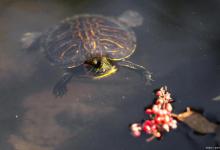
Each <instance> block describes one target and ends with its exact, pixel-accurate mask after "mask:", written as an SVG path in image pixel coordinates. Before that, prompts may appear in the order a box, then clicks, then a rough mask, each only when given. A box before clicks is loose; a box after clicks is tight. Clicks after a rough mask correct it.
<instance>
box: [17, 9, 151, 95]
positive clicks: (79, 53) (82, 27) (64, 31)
mask: <svg viewBox="0 0 220 150" xmlns="http://www.w3.org/2000/svg"><path fill="white" fill-rule="evenodd" d="M142 22H143V17H142V16H141V15H140V14H139V13H138V12H136V11H132V10H127V11H125V12H124V13H122V14H121V15H120V16H119V17H110V16H109V17H108V16H103V15H99V14H79V15H74V16H72V17H67V18H65V19H64V20H62V21H61V22H59V23H58V24H57V25H54V26H52V27H51V28H49V29H48V30H46V31H45V32H42V33H40V32H27V33H25V34H24V35H23V38H22V39H21V41H22V43H23V47H24V48H26V49H30V48H33V46H34V45H35V46H36V45H39V48H40V49H42V50H43V52H44V53H45V55H46V57H47V58H48V60H49V61H50V62H51V63H52V64H54V65H55V66H59V67H60V68H62V69H63V70H64V73H63V75H62V77H61V79H60V80H59V81H58V82H57V83H56V84H55V86H54V88H53V94H54V95H56V96H63V95H64V94H65V93H66V92H67V84H68V83H69V82H70V80H71V79H72V77H73V76H74V70H75V68H78V67H83V68H85V69H86V70H87V72H88V74H89V76H90V77H92V78H93V79H102V78H105V77H108V76H110V75H112V74H114V73H116V72H117V71H118V68H119V66H123V67H127V68H131V69H133V70H137V71H139V72H141V73H142V74H143V76H144V79H145V83H146V84H150V83H151V81H152V75H151V72H150V71H149V70H147V69H146V68H145V67H143V66H141V65H138V64H135V63H133V62H131V61H129V60H127V59H128V58H129V57H130V56H131V55H132V54H133V53H134V51H135V50H136V35H135V33H134V31H133V30H132V27H136V26H140V25H141V24H142Z"/></svg>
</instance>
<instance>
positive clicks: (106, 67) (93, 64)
mask: <svg viewBox="0 0 220 150" xmlns="http://www.w3.org/2000/svg"><path fill="white" fill-rule="evenodd" d="M85 65H86V68H87V69H88V72H89V74H90V75H92V76H93V78H94V79H102V78H105V77H108V76H110V75H112V74H114V73H116V71H117V70H118V69H117V68H116V66H115V65H113V63H112V61H111V60H110V59H108V58H107V57H104V56H102V57H94V58H92V59H90V60H88V61H86V62H85Z"/></svg>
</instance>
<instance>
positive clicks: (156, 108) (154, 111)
mask: <svg viewBox="0 0 220 150" xmlns="http://www.w3.org/2000/svg"><path fill="white" fill-rule="evenodd" d="M152 111H153V113H158V111H159V107H158V106H157V105H153V108H152Z"/></svg>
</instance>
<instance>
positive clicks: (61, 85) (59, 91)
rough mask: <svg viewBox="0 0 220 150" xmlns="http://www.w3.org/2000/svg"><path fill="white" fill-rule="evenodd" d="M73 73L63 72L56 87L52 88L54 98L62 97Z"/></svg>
mask: <svg viewBox="0 0 220 150" xmlns="http://www.w3.org/2000/svg"><path fill="white" fill-rule="evenodd" d="M73 74H74V73H73V72H71V71H68V72H65V73H64V74H63V76H62V78H61V79H60V80H59V81H58V82H57V83H56V85H55V86H54V88H53V94H54V95H55V96H63V95H64V94H65V93H66V92H67V87H66V86H67V83H68V82H70V80H71V79H72V77H73Z"/></svg>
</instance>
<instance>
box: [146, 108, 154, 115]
mask: <svg viewBox="0 0 220 150" xmlns="http://www.w3.org/2000/svg"><path fill="white" fill-rule="evenodd" d="M145 113H146V114H152V113H153V111H152V110H151V109H146V110H145Z"/></svg>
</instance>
